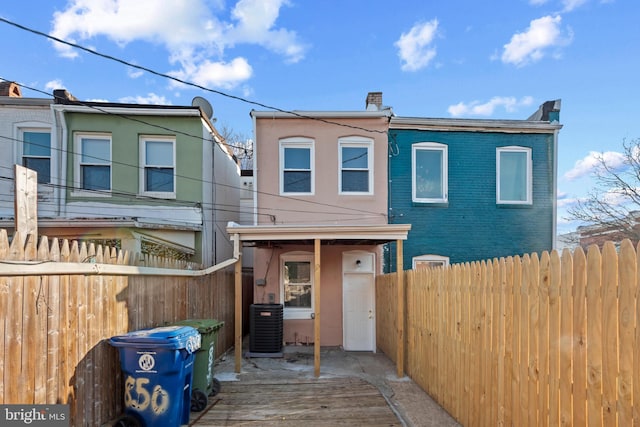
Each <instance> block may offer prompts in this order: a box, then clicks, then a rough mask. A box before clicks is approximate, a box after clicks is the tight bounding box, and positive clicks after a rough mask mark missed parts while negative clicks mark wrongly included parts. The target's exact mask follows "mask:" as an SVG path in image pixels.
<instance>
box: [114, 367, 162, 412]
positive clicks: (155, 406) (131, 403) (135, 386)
mask: <svg viewBox="0 0 640 427" xmlns="http://www.w3.org/2000/svg"><path fill="white" fill-rule="evenodd" d="M147 384H149V379H148V378H137V379H136V378H133V377H132V376H129V377H127V380H126V381H125V385H124V405H125V406H126V407H127V408H133V409H136V410H138V411H144V410H146V409H147V408H148V407H149V405H151V410H152V411H153V413H154V414H156V415H160V414H162V413H164V412H165V411H166V410H167V408H168V407H169V394H168V393H167V391H166V390H165V389H163V388H162V387H161V386H160V385H156V386H155V387H154V388H153V392H152V393H149V391H148V390H147V388H146V387H145V386H146V385H147Z"/></svg>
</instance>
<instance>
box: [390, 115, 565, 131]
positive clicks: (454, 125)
mask: <svg viewBox="0 0 640 427" xmlns="http://www.w3.org/2000/svg"><path fill="white" fill-rule="evenodd" d="M389 129H415V130H438V131H474V132H503V133H553V132H555V131H557V130H559V129H562V125H561V124H560V123H558V122H551V123H550V122H542V121H533V120H487V119H443V118H422V117H398V116H395V117H392V118H391V120H390V122H389Z"/></svg>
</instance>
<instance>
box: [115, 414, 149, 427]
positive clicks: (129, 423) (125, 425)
mask: <svg viewBox="0 0 640 427" xmlns="http://www.w3.org/2000/svg"><path fill="white" fill-rule="evenodd" d="M113 427H142V424H141V423H140V420H138V419H137V418H136V417H133V416H131V415H123V416H121V417H120V418H118V419H117V420H116V422H115V423H114V424H113Z"/></svg>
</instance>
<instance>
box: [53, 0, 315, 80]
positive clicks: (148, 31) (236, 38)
mask: <svg viewBox="0 0 640 427" xmlns="http://www.w3.org/2000/svg"><path fill="white" fill-rule="evenodd" d="M218 4H219V5H220V7H219V8H216V7H214V6H215V5H218ZM287 4H288V3H287V1H286V0H239V1H238V2H237V3H236V5H235V7H234V8H233V10H232V14H231V21H228V20H227V21H225V20H223V19H221V18H219V17H218V16H216V13H221V12H222V6H221V5H222V2H217V1H211V0H163V1H162V2H158V1H157V0H135V1H131V0H70V2H69V3H68V6H67V8H66V9H65V10H63V11H61V12H56V13H54V16H53V29H52V30H51V35H52V36H55V37H57V38H60V39H63V40H67V41H71V42H74V43H78V44H84V45H86V44H87V43H88V42H89V41H94V42H95V40H96V39H97V38H98V37H101V36H102V37H105V38H107V39H109V40H111V41H113V42H115V43H117V44H118V45H119V46H121V47H124V46H126V45H127V44H128V43H131V42H134V41H145V42H149V43H153V44H156V45H159V46H163V47H164V48H165V49H166V50H167V58H168V60H169V62H170V63H171V64H175V65H178V67H179V69H177V70H174V74H179V75H198V72H197V71H194V70H206V69H211V68H215V72H217V73H221V72H222V73H225V72H228V73H231V74H230V75H228V76H220V75H217V76H216V77H215V78H209V79H205V78H203V76H200V81H205V80H206V81H209V82H214V81H221V82H224V86H223V87H225V88H229V87H231V86H230V85H231V83H232V82H236V83H239V82H242V81H243V80H244V79H247V78H249V77H250V76H251V73H247V70H250V67H249V66H248V64H246V65H242V62H245V63H246V60H245V59H242V58H236V59H234V60H233V61H231V62H229V60H227V59H225V55H224V54H225V50H226V49H227V48H231V47H233V46H235V45H236V44H239V43H244V44H257V45H260V46H263V47H265V48H266V49H268V50H270V51H273V52H275V53H277V54H279V55H282V56H284V57H285V59H286V61H289V62H295V61H299V60H300V59H302V58H303V57H304V54H305V51H306V49H307V47H306V46H305V45H303V44H302V43H301V42H300V41H299V40H298V36H297V34H296V33H295V32H293V31H290V30H287V29H284V28H277V27H276V21H277V19H278V16H279V13H280V9H281V8H282V7H283V6H285V5H287ZM141 18H143V19H141ZM54 46H55V47H56V49H57V50H58V51H59V53H60V54H61V55H63V56H67V57H70V58H73V57H76V56H78V51H77V50H74V49H73V48H71V47H69V46H66V45H61V44H59V43H55V44H54ZM215 64H218V67H217V68H216V67H215ZM229 64H233V66H230V65H229ZM130 76H131V77H134V78H135V77H137V73H135V72H133V73H131V72H130Z"/></svg>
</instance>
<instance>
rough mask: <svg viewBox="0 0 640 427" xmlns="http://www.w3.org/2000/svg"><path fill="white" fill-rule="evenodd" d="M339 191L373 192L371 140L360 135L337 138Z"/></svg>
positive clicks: (343, 192) (354, 192)
mask: <svg viewBox="0 0 640 427" xmlns="http://www.w3.org/2000/svg"><path fill="white" fill-rule="evenodd" d="M338 147H339V149H338V157H339V158H338V161H339V164H340V175H339V179H338V180H339V186H340V193H342V194H345V193H348V194H372V193H373V153H372V147H373V140H371V139H370V138H362V137H348V138H340V139H339V140H338Z"/></svg>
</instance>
